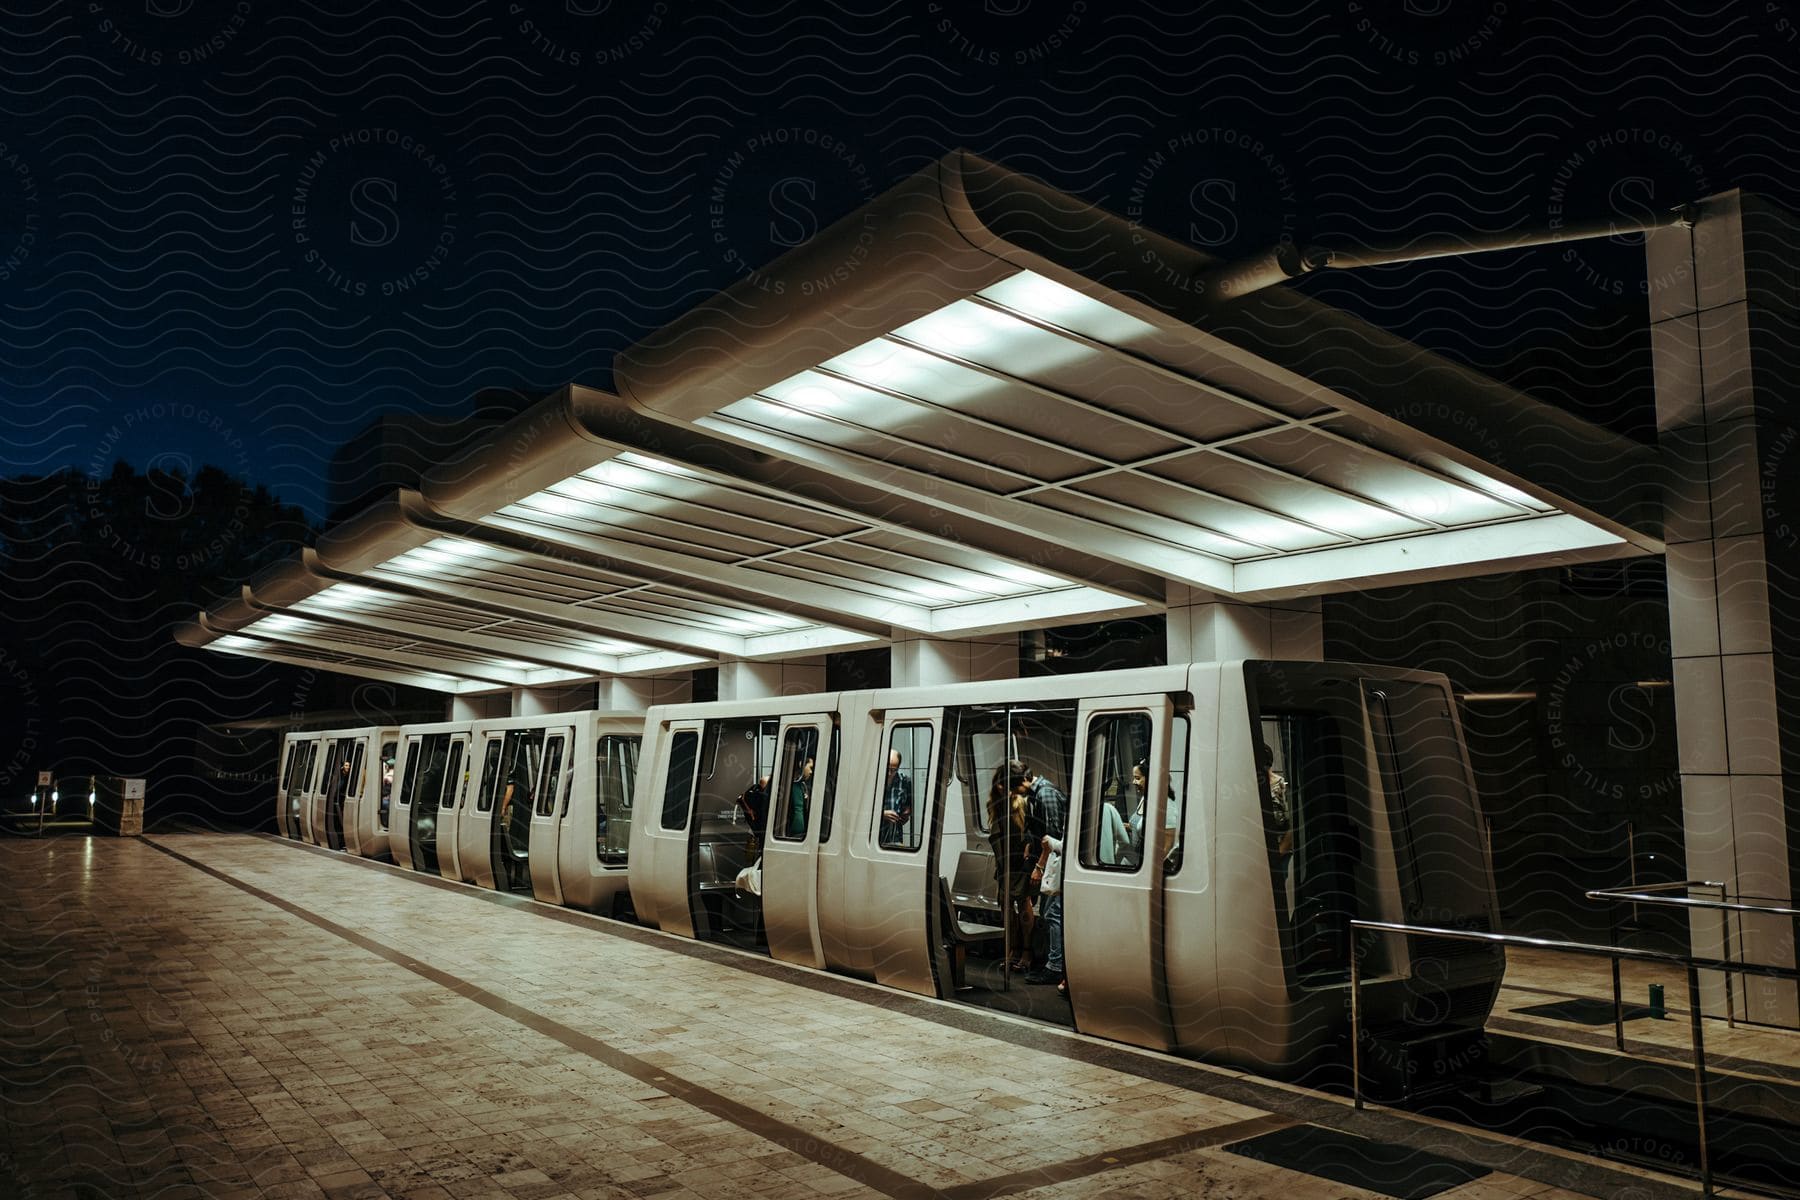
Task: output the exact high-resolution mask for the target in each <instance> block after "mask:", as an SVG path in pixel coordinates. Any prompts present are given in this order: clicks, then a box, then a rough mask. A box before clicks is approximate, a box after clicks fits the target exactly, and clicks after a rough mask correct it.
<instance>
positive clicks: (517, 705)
mask: <svg viewBox="0 0 1800 1200" xmlns="http://www.w3.org/2000/svg"><path fill="white" fill-rule="evenodd" d="M557 700H558V694H557V693H554V692H552V691H550V690H549V689H547V688H525V687H520V688H514V689H513V690H512V715H513V716H515V717H541V716H545V715H547V714H549V713H553V712H556V711H557Z"/></svg>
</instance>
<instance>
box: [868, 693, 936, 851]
mask: <svg viewBox="0 0 1800 1200" xmlns="http://www.w3.org/2000/svg"><path fill="white" fill-rule="evenodd" d="M930 774H931V726H930V725H929V724H926V723H925V722H923V721H919V722H907V723H906V724H902V725H896V726H894V728H893V730H892V732H890V733H889V734H888V743H887V762H886V764H885V767H884V769H883V771H882V773H881V777H880V781H879V782H878V783H877V784H876V795H875V840H876V842H877V844H878V845H880V846H881V848H882V849H884V850H907V851H912V850H917V849H918V848H919V827H920V824H921V821H922V818H923V816H924V814H923V813H922V812H921V811H920V809H921V808H922V807H923V805H922V803H919V802H917V801H922V800H923V798H924V796H925V795H926V792H925V788H926V783H927V780H928V779H929V778H930Z"/></svg>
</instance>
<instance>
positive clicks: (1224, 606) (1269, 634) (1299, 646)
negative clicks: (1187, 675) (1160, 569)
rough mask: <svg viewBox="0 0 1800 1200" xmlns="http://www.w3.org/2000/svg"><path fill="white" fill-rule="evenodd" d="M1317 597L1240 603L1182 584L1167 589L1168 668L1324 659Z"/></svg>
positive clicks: (1323, 632)
mask: <svg viewBox="0 0 1800 1200" xmlns="http://www.w3.org/2000/svg"><path fill="white" fill-rule="evenodd" d="M1320 613H1321V610H1320V605H1319V598H1318V597H1317V596H1312V597H1305V598H1301V599H1297V600H1278V601H1274V602H1272V603H1269V604H1244V603H1241V602H1239V601H1235V600H1221V599H1220V598H1219V597H1218V596H1216V595H1214V594H1213V593H1211V592H1203V591H1199V590H1197V589H1195V588H1190V587H1188V586H1187V585H1185V584H1180V583H1171V584H1169V609H1168V635H1167V636H1168V655H1169V661H1170V662H1172V663H1188V662H1219V661H1221V660H1224V659H1232V658H1274V659H1288V660H1299V661H1303V662H1318V661H1319V660H1321V659H1323V658H1324V657H1325V624H1324V619H1323V618H1322V616H1321V615H1320Z"/></svg>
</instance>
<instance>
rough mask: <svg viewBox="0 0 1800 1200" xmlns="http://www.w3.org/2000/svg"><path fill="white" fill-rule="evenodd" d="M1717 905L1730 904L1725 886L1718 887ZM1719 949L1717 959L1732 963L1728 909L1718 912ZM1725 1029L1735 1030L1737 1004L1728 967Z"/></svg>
mask: <svg viewBox="0 0 1800 1200" xmlns="http://www.w3.org/2000/svg"><path fill="white" fill-rule="evenodd" d="M1719 903H1720V904H1730V903H1731V899H1730V897H1729V896H1728V895H1727V894H1726V891H1725V885H1724V884H1723V883H1721V884H1720V885H1719ZM1719 949H1720V955H1719V957H1720V958H1723V959H1724V960H1725V961H1726V962H1727V963H1730V962H1731V961H1732V957H1731V910H1730V909H1728V908H1721V909H1720V910H1719ZM1745 1000H1746V1001H1748V1000H1749V997H1748V996H1745ZM1746 1015H1748V1014H1746ZM1725 1027H1726V1028H1727V1029H1736V1028H1737V1003H1736V1001H1734V1000H1733V999H1732V995H1731V968H1730V967H1729V966H1728V967H1726V969H1725Z"/></svg>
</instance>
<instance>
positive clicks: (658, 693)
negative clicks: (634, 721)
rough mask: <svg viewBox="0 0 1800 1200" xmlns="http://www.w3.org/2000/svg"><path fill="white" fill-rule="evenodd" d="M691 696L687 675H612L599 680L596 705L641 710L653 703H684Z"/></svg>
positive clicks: (622, 710)
mask: <svg viewBox="0 0 1800 1200" xmlns="http://www.w3.org/2000/svg"><path fill="white" fill-rule="evenodd" d="M693 698H694V681H693V680H692V679H691V678H689V677H688V676H687V675H614V676H612V677H611V678H610V679H602V680H601V681H600V684H599V687H598V691H597V698H596V707H598V708H599V710H600V711H601V712H617V713H641V712H643V711H644V710H645V709H647V708H649V707H651V706H652V705H656V704H686V703H687V702H688V701H689V700H692V699H693Z"/></svg>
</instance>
